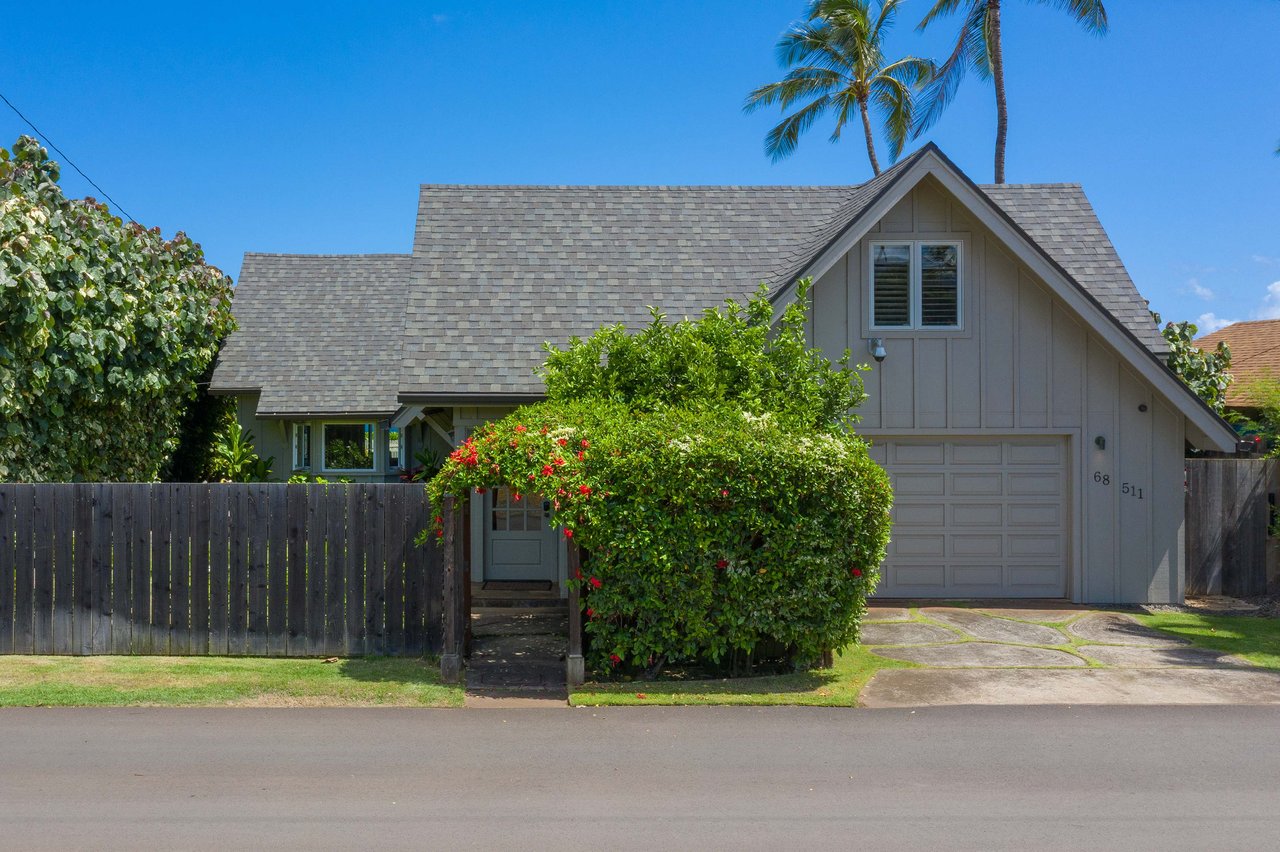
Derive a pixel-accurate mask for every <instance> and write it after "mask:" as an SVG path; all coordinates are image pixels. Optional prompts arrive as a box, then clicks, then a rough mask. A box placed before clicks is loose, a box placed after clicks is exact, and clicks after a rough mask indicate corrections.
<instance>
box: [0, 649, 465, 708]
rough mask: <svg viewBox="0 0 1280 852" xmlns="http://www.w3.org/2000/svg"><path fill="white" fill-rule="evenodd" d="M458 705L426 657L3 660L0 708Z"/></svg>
mask: <svg viewBox="0 0 1280 852" xmlns="http://www.w3.org/2000/svg"><path fill="white" fill-rule="evenodd" d="M89 705H112V706H140V705H167V706H182V707H195V706H203V707H213V706H239V707H361V706H401V707H404V706H411V707H459V706H461V705H462V690H461V689H460V688H459V687H453V686H444V685H443V684H441V683H440V667H439V664H438V663H436V662H434V661H431V660H424V659H421V658H395V657H364V658H353V659H342V660H338V661H337V662H333V663H325V662H323V661H322V660H317V659H276V658H271V659H267V658H262V657H27V656H6V657H0V707H31V706H89Z"/></svg>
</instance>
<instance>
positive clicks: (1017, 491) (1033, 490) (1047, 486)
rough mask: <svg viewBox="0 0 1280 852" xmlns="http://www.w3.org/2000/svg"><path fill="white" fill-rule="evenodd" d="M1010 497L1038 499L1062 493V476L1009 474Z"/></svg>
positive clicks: (1053, 474) (1054, 474) (1056, 474)
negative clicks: (1041, 496)
mask: <svg viewBox="0 0 1280 852" xmlns="http://www.w3.org/2000/svg"><path fill="white" fill-rule="evenodd" d="M1005 475H1006V476H1008V477H1009V484H1008V488H1009V490H1008V494H1009V495H1010V496H1024V495H1025V496H1029V497H1038V496H1040V495H1053V496H1056V495H1059V494H1061V493H1062V474H1059V473H1009V474H1005Z"/></svg>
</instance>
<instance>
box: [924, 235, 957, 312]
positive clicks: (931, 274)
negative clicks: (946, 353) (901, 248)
mask: <svg viewBox="0 0 1280 852" xmlns="http://www.w3.org/2000/svg"><path fill="white" fill-rule="evenodd" d="M959 255H960V252H959V250H958V249H957V248H956V246H953V245H922V246H920V324H921V325H922V326H956V325H959V324H960V300H959V295H960V269H959Z"/></svg>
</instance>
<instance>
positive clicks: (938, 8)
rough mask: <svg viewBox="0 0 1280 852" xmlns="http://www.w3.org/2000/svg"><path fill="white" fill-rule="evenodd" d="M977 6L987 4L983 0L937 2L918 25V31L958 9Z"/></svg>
mask: <svg viewBox="0 0 1280 852" xmlns="http://www.w3.org/2000/svg"><path fill="white" fill-rule="evenodd" d="M976 5H983V6H985V5H986V3H985V2H983V0H936V2H934V4H933V7H932V8H930V9H929V11H928V12H926V13H925V16H924V18H922V19H921V21H920V23H919V24H917V25H916V29H917V30H923V29H924V28H925V27H927V26H929V24H931V23H933V22H934V21H935V20H936V19H938V18H943V17H946V16H947V15H950V14H952V13H953V12H955V10H956V9H959V8H960V7H961V6H976Z"/></svg>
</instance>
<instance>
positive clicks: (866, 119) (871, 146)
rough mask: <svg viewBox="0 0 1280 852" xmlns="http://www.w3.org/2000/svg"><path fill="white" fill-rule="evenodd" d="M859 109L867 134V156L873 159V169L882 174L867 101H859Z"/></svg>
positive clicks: (863, 129)
mask: <svg viewBox="0 0 1280 852" xmlns="http://www.w3.org/2000/svg"><path fill="white" fill-rule="evenodd" d="M858 111H859V112H861V113H862V132H863V133H865V134H866V135H867V158H868V159H869V160H871V171H873V172H875V173H876V175H877V176H879V174H880V161H879V160H877V159H876V137H875V134H874V133H872V132H871V116H869V115H867V102H866V101H865V100H860V101H858Z"/></svg>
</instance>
